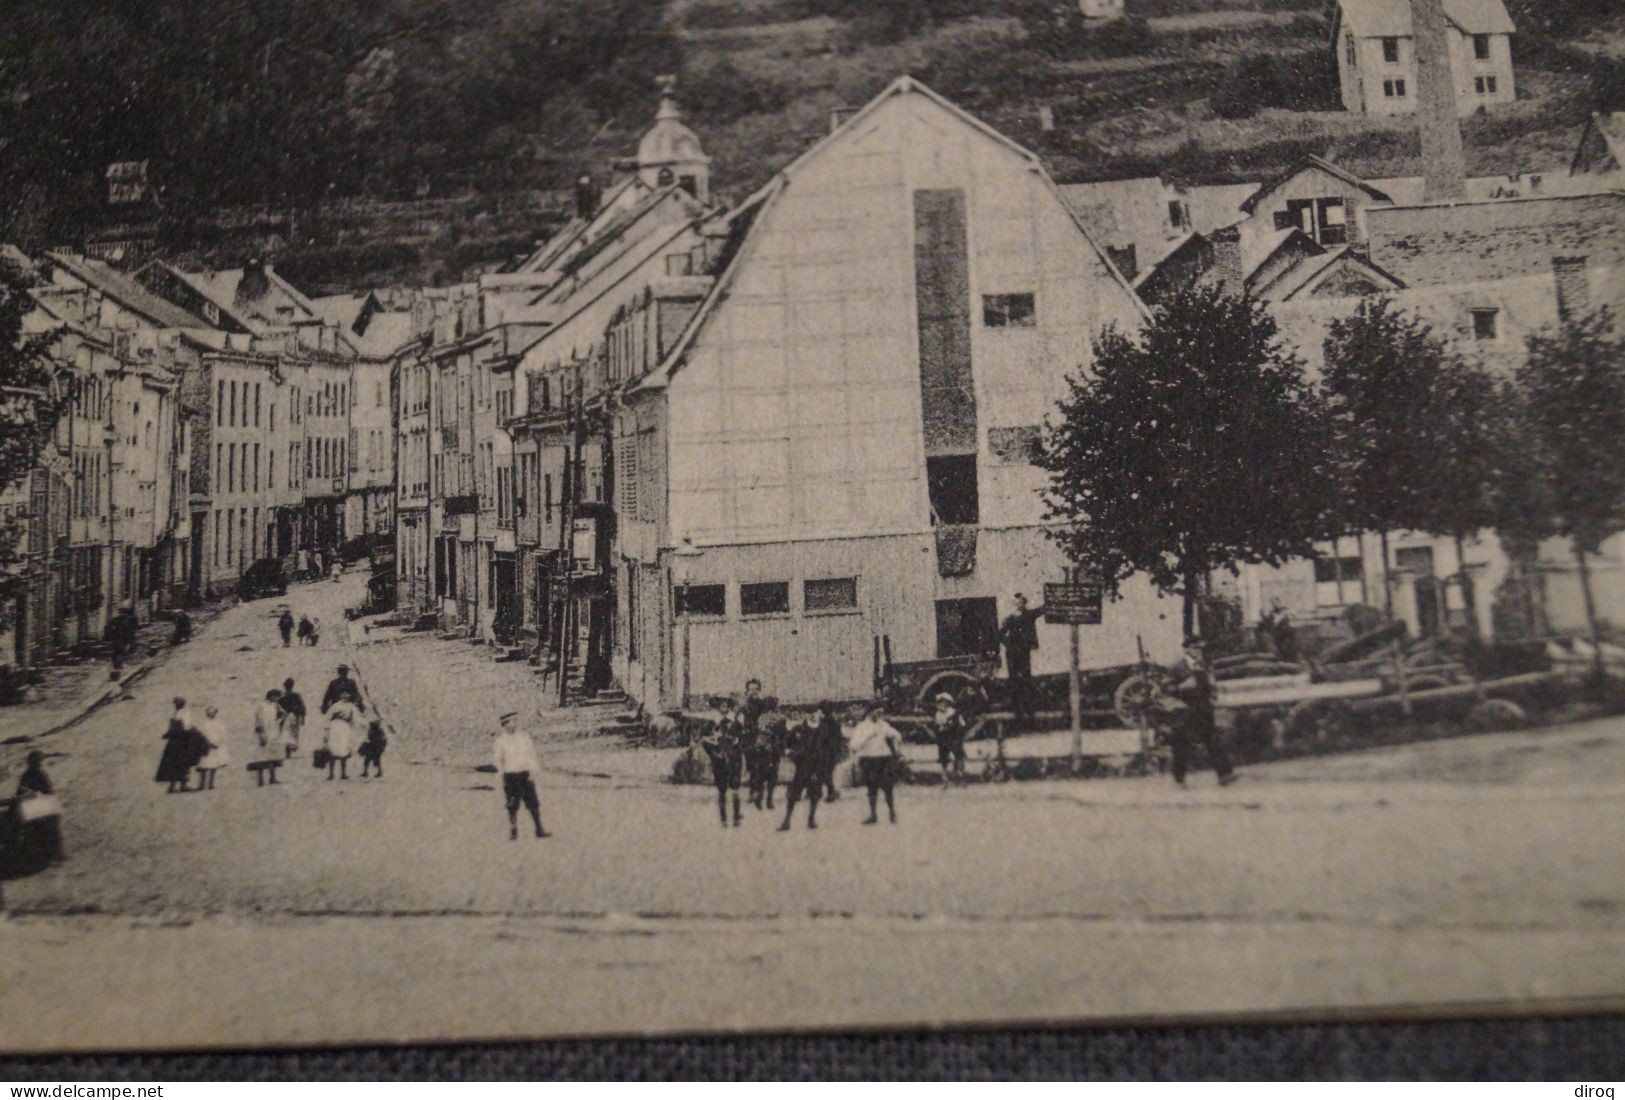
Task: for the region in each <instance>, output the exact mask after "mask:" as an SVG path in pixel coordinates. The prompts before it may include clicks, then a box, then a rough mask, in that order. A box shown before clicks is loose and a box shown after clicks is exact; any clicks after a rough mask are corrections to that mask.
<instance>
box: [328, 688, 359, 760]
mask: <svg viewBox="0 0 1625 1100" xmlns="http://www.w3.org/2000/svg"><path fill="white" fill-rule="evenodd" d="M356 723H357V718H356V710H355V704H354V703H352V702H350V700H348V699H340V700H339V701H338V702H336V703H334V704H333V706H332V708H331V709H330V710H328V712H327V739H326V740H325V741H324V742H323V745H322V747H323V748H325V749H326V750H327V778H329V779H332V778H333V768H334V766H335V765H336V766H337V767H338V772H339V778H340V779H348V778H350V775H349V762H350V756H351V754H352V753H354V752H355V750H356V741H357V737H356Z"/></svg>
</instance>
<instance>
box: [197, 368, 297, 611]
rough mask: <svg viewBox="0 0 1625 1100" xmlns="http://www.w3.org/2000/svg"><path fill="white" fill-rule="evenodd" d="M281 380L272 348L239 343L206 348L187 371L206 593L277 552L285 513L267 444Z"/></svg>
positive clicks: (227, 586) (228, 587) (229, 584)
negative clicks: (193, 421) (195, 417)
mask: <svg viewBox="0 0 1625 1100" xmlns="http://www.w3.org/2000/svg"><path fill="white" fill-rule="evenodd" d="M282 381H283V372H282V370H281V368H280V364H279V360H278V358H277V357H276V356H275V355H271V354H267V353H265V352H262V351H255V350H250V349H249V348H246V347H245V348H243V349H242V350H235V349H225V350H221V351H210V352H207V353H205V354H204V355H203V357H202V362H201V364H200V366H199V369H198V370H196V371H194V372H190V373H189V374H188V376H187V381H186V389H185V393H186V400H187V403H188V404H189V405H191V406H193V407H195V408H196V409H197V410H198V413H199V416H198V421H197V427H196V430H195V432H194V437H193V443H194V446H193V460H192V509H193V516H194V523H196V524H199V525H201V528H202V538H201V546H202V549H201V557H202V566H203V579H202V581H201V586H200V587H201V589H202V591H203V593H204V594H206V595H216V594H220V593H224V592H230V591H232V590H233V589H234V588H235V587H236V584H237V582H238V581H239V580H240V579H241V577H242V575H243V573H244V571H245V570H247V569H248V567H249V566H251V565H253V564H254V562H256V561H258V560H259V559H261V558H265V557H275V556H279V555H280V553H281V552H283V548H282V547H281V546H280V545H279V543H280V542H281V541H282V540H281V537H280V536H281V533H282V532H283V531H285V530H286V524H287V518H286V516H285V515H283V513H282V510H281V509H280V508H279V507H278V501H279V500H280V499H283V498H282V495H281V494H280V493H279V492H278V489H277V481H278V478H279V471H278V467H279V465H280V463H279V462H278V455H277V449H276V447H275V446H274V445H273V440H274V439H276V438H277V416H278V407H279V405H280V404H281V401H280V400H279V398H280V397H281V393H280V392H279V390H280V389H281V384H282Z"/></svg>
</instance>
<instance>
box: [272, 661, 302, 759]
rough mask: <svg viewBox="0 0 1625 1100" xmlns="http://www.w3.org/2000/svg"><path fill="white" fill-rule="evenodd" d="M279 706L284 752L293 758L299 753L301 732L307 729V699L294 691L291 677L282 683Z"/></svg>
mask: <svg viewBox="0 0 1625 1100" xmlns="http://www.w3.org/2000/svg"><path fill="white" fill-rule="evenodd" d="M278 705H279V706H280V707H281V708H282V740H283V750H284V751H285V752H286V753H287V754H288V755H289V756H292V755H293V754H294V753H296V752H298V751H299V731H300V730H302V729H304V728H305V697H304V696H303V695H300V694H299V693H298V692H297V691H295V690H293V679H292V678H291V677H290V678H289V679H286V680H284V681H282V698H281V699H280V700H279V701H278Z"/></svg>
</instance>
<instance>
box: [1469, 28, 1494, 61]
mask: <svg viewBox="0 0 1625 1100" xmlns="http://www.w3.org/2000/svg"><path fill="white" fill-rule="evenodd" d="M1473 57H1474V58H1476V59H1477V60H1479V61H1488V60H1489V59H1490V36H1489V35H1487V34H1475V35H1473Z"/></svg>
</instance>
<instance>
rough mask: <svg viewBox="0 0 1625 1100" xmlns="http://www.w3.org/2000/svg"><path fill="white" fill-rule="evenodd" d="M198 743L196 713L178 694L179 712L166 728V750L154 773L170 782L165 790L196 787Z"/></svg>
mask: <svg viewBox="0 0 1625 1100" xmlns="http://www.w3.org/2000/svg"><path fill="white" fill-rule="evenodd" d="M196 747H197V741H196V733H195V731H194V730H193V723H192V716H191V714H190V713H189V712H188V711H187V709H186V700H185V699H182V698H181V697H180V696H178V695H177V696H176V697H175V713H174V714H171V715H170V716H169V728H168V729H166V730H164V752H163V755H162V756H160V757H159V758H158V772H157V774H156V775H154V776H153V777H152V778H153V780H154V781H155V782H158V783H168V784H169V790H167V791H165V792H164V793H165V794H175V793H176V792H178V791H189V790H191V789H192V787H191V779H192V765H193V764H194V763H196V762H197V756H196V755H195V753H196Z"/></svg>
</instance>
